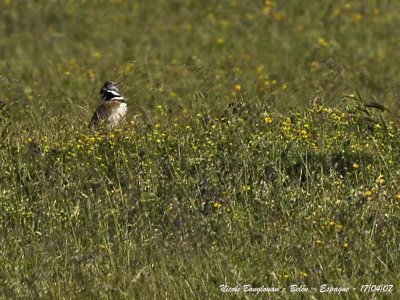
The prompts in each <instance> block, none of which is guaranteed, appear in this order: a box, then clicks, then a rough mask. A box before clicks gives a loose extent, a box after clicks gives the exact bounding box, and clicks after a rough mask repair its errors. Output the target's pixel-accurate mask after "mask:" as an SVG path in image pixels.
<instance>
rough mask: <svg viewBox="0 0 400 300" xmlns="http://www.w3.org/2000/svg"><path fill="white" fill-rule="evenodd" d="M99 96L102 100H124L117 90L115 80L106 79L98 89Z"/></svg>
mask: <svg viewBox="0 0 400 300" xmlns="http://www.w3.org/2000/svg"><path fill="white" fill-rule="evenodd" d="M100 96H101V98H102V99H103V100H104V101H110V100H120V101H121V100H124V97H123V96H121V94H120V93H119V91H118V88H117V84H116V83H115V82H111V81H106V82H105V83H104V85H103V87H102V88H101V90H100Z"/></svg>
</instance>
